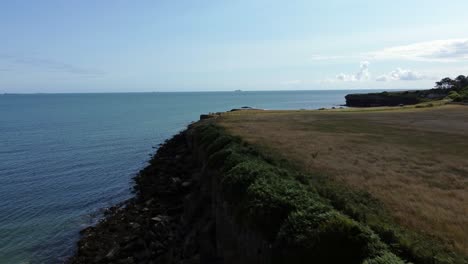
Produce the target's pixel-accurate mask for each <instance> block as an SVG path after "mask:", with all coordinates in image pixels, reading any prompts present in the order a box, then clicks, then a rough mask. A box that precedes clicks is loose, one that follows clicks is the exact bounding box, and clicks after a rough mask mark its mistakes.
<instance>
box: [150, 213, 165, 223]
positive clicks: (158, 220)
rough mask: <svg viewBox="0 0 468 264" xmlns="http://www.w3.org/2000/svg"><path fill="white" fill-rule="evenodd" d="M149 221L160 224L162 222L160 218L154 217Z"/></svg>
mask: <svg viewBox="0 0 468 264" xmlns="http://www.w3.org/2000/svg"><path fill="white" fill-rule="evenodd" d="M151 220H153V221H155V222H162V221H163V218H162V217H161V216H159V215H158V216H155V217H153V218H151Z"/></svg>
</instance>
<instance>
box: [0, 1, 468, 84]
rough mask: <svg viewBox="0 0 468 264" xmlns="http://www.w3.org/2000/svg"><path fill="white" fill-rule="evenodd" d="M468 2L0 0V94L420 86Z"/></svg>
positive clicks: (463, 44) (461, 67) (448, 72)
mask: <svg viewBox="0 0 468 264" xmlns="http://www.w3.org/2000/svg"><path fill="white" fill-rule="evenodd" d="M466 10H468V1H466V0H449V1H440V0H412V1H408V0H405V1H400V0H392V1H380V0H353V1H349V0H346V1H345V0H341V1H340V0H327V1H310V0H304V1H302V0H301V1H292V0H291V1H275V0H236V1H234V0H232V1H231V0H224V1H220V0H213V1H211V0H197V1H194V0H191V1H188V0H151V1H150V0H148V1H146V0H139V1H130V0H126V1H124V0H100V1H95V0H81V1H63V0H41V1H36V0H30V1H24V0H15V1H3V0H0V93H37V92H44V93H69V92H145V91H161V92H162V91H232V90H236V89H241V90H316V89H320V90H324V89H371V88H375V89H424V88H431V87H433V86H434V82H435V81H436V80H438V79H440V78H442V77H446V76H448V77H456V76H458V75H460V74H464V75H468V16H467V15H466Z"/></svg>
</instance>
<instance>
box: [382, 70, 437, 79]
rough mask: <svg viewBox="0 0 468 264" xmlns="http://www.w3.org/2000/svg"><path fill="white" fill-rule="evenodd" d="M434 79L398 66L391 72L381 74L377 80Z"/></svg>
mask: <svg viewBox="0 0 468 264" xmlns="http://www.w3.org/2000/svg"><path fill="white" fill-rule="evenodd" d="M426 79H433V78H431V77H429V76H427V75H424V74H421V73H418V72H415V71H412V70H405V69H401V68H397V69H396V70H394V71H391V72H390V73H387V74H383V75H380V76H379V77H377V78H376V79H375V80H376V81H378V82H388V81H417V80H426Z"/></svg>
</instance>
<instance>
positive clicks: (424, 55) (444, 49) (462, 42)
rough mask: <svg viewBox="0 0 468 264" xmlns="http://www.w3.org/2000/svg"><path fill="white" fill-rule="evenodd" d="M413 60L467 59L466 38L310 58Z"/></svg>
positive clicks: (467, 41)
mask: <svg viewBox="0 0 468 264" xmlns="http://www.w3.org/2000/svg"><path fill="white" fill-rule="evenodd" d="M356 58H366V59H368V60H413V61H440V62H454V61H461V60H468V39H446V40H434V41H426V42H418V43H413V44H409V45H401V46H394V47H388V48H384V49H381V50H377V51H370V52H365V53H359V54H347V55H313V56H312V57H311V60H315V61H317V60H323V61H326V60H345V59H356Z"/></svg>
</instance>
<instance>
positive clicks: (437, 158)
mask: <svg viewBox="0 0 468 264" xmlns="http://www.w3.org/2000/svg"><path fill="white" fill-rule="evenodd" d="M390 109H392V111H390ZM393 109H394V108H387V109H384V110H382V108H380V109H378V110H372V109H371V110H356V111H353V110H346V111H342V110H337V111H322V112H319V111H264V112H255V111H249V112H236V113H230V114H225V115H223V116H222V117H221V118H219V119H218V121H219V124H221V125H222V126H224V127H225V128H227V130H228V131H229V132H230V133H232V134H234V135H239V136H241V137H242V139H244V140H246V141H247V142H249V143H253V144H254V145H257V146H259V147H260V149H262V152H264V153H266V154H268V155H270V156H272V157H274V158H276V159H284V160H285V163H287V164H293V166H294V167H295V168H296V169H299V170H301V171H303V172H306V173H308V174H309V175H312V176H310V180H311V182H312V184H314V183H316V182H317V181H321V185H320V186H323V188H321V187H319V188H318V189H319V190H318V191H319V192H321V193H322V194H324V195H325V196H327V195H328V196H329V197H328V198H331V200H335V201H334V202H335V207H338V208H339V209H341V210H342V211H345V212H346V213H347V214H350V215H352V216H353V218H355V219H357V220H360V221H366V222H368V223H369V224H370V225H371V226H372V225H374V228H383V229H385V230H383V231H382V230H380V231H379V232H380V233H381V234H387V233H388V232H387V230H386V227H385V226H393V225H394V224H393V223H394V222H396V223H398V224H399V225H401V226H403V227H404V228H408V229H409V230H410V231H401V232H400V231H395V232H393V231H392V232H390V233H391V234H389V238H388V240H389V241H390V242H392V241H393V242H398V243H400V244H403V245H398V246H397V247H400V248H399V249H398V250H401V251H410V252H406V253H405V252H403V254H410V255H421V256H422V255H431V254H432V255H437V254H439V253H434V252H435V251H440V249H438V248H437V245H435V244H434V243H433V242H432V241H431V239H428V237H433V238H434V239H436V240H438V241H441V242H439V243H438V244H439V245H441V246H443V247H445V248H447V249H448V250H455V251H457V252H460V253H462V254H465V255H466V254H467V253H468V244H467V243H468V242H467V237H468V229H467V227H468V206H467V204H468V203H467V202H466V194H467V193H468V187H467V176H468V123H467V122H466V120H468V109H467V108H466V107H463V106H443V107H434V108H420V109H417V108H404V109H401V108H397V110H393ZM316 186H317V185H316ZM330 186H332V187H330ZM340 186H352V187H353V189H354V190H364V191H365V192H369V193H370V194H371V196H372V197H375V198H377V199H378V203H380V202H381V203H383V204H384V208H383V209H382V210H381V209H378V210H376V212H377V213H372V212H371V211H372V210H373V209H372V208H373V206H372V205H371V206H370V207H368V208H367V207H366V206H363V207H362V206H361V204H364V203H365V202H362V201H359V199H360V198H358V199H357V200H356V201H355V202H354V204H353V201H352V200H353V199H349V197H346V195H344V194H343V195H342V196H343V197H339V196H340V195H336V192H335V191H334V190H336V189H339V188H340ZM346 190H347V189H344V192H343V193H345V192H346ZM334 192H335V193H334ZM368 200H369V201H372V198H369V199H368ZM370 204H372V202H370ZM360 207H362V208H360ZM377 207H378V206H377ZM384 211H385V212H384ZM382 212H384V213H382ZM387 212H389V213H388V214H387ZM387 215H389V216H390V217H387ZM392 228H393V227H392ZM413 231H414V232H413ZM386 232H387V233H386ZM400 233H401V234H404V235H400ZM395 234H396V235H395ZM419 234H425V235H423V236H419ZM394 236H397V237H398V238H395V237H394ZM396 240H399V241H396ZM428 241H429V242H428ZM426 242H427V243H426ZM430 244H434V245H435V246H434V247H433V248H431V246H429V245H430ZM442 255H444V254H441V255H440V258H441V259H443V258H445V257H444V256H442Z"/></svg>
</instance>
